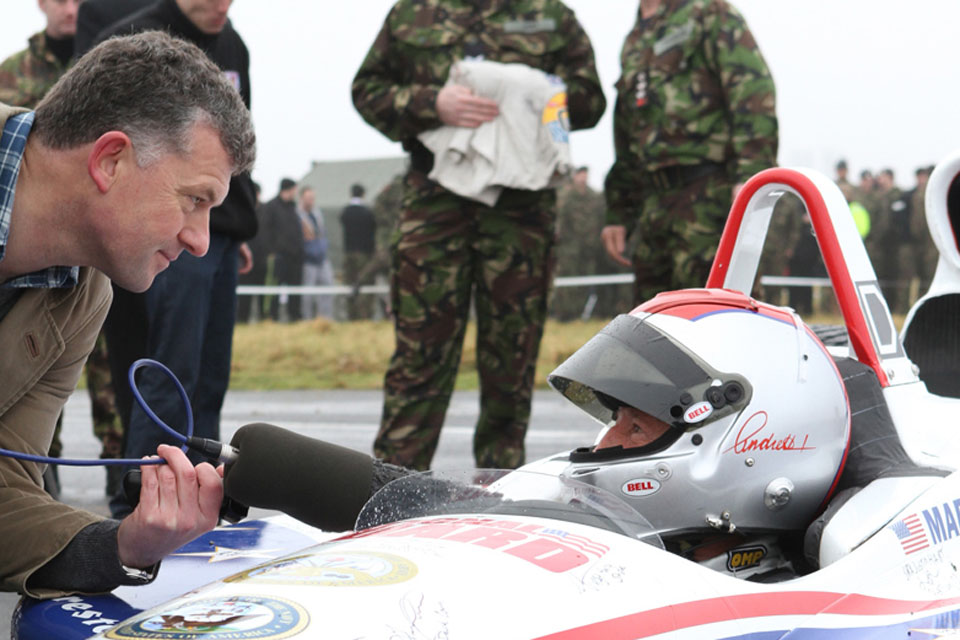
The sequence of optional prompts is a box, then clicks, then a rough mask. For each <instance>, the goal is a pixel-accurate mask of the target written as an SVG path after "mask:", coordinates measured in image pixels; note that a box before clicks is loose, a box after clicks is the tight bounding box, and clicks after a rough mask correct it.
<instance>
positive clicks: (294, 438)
mask: <svg viewBox="0 0 960 640" xmlns="http://www.w3.org/2000/svg"><path fill="white" fill-rule="evenodd" d="M230 444H232V445H233V446H234V447H236V448H237V449H238V450H239V452H240V453H239V454H238V457H237V460H236V461H235V462H232V463H230V464H227V465H226V467H225V469H224V480H223V484H224V493H225V494H226V495H227V496H229V497H230V498H233V499H234V500H237V501H238V502H241V503H243V504H245V505H247V506H251V507H260V508H264V509H276V510H279V511H282V512H284V513H286V514H287V515H290V516H292V517H294V518H296V519H297V520H300V521H301V522H305V523H306V524H309V525H311V526H314V527H319V528H321V529H324V530H327V531H345V530H348V529H352V528H353V526H354V523H355V522H356V519H357V515H358V514H359V513H360V510H361V509H362V508H363V505H364V504H365V503H366V501H367V499H368V498H369V497H370V494H371V486H372V482H371V481H372V478H373V458H371V457H370V456H368V455H366V454H363V453H360V452H358V451H354V450H352V449H347V448H345V447H341V446H338V445H335V444H331V443H329V442H323V441H322V440H316V439H314V438H308V437H307V436H302V435H300V434H297V433H294V432H292V431H288V430H287V429H282V428H280V427H276V426H274V425H270V424H265V423H254V424H248V425H244V426H243V427H240V429H238V430H237V432H236V434H235V435H234V436H233V439H232V440H231V442H230Z"/></svg>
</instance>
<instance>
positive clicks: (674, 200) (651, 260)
mask: <svg viewBox="0 0 960 640" xmlns="http://www.w3.org/2000/svg"><path fill="white" fill-rule="evenodd" d="M732 203H733V185H732V183H731V181H730V180H729V179H728V178H727V177H726V176H725V175H724V174H722V173H716V174H711V175H707V176H704V177H701V178H699V179H698V180H695V181H694V182H691V183H690V184H687V185H684V186H682V187H679V188H673V189H669V190H666V191H661V192H650V193H649V195H647V196H646V197H645V198H644V199H643V208H642V209H641V211H642V213H641V215H640V218H639V220H638V221H637V225H636V227H635V228H634V230H633V233H634V234H636V236H637V237H636V238H635V239H632V241H634V240H635V242H636V250H635V251H634V255H633V268H634V272H635V276H636V279H635V281H634V288H633V292H634V303H635V304H640V303H641V302H644V301H645V300H649V299H650V298H652V297H653V296H655V295H656V294H658V293H660V292H661V291H672V290H675V289H686V288H690V287H702V286H704V285H705V284H706V283H707V276H709V275H710V267H711V265H712V264H713V258H714V256H715V255H716V254H717V245H718V244H719V243H720V234H721V233H722V232H723V225H724V223H725V222H726V220H727V214H728V213H729V212H730V205H731V204H732Z"/></svg>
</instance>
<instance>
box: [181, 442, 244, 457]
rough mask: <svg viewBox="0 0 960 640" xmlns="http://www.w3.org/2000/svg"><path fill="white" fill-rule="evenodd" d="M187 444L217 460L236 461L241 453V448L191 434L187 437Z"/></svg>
mask: <svg viewBox="0 0 960 640" xmlns="http://www.w3.org/2000/svg"><path fill="white" fill-rule="evenodd" d="M185 444H186V445H187V447H189V448H190V449H193V450H194V451H197V452H199V453H202V454H203V455H205V456H206V457H208V458H213V459H214V460H216V461H217V462H224V463H230V462H236V460H237V456H238V455H239V454H240V450H239V449H237V448H236V447H234V446H231V445H229V444H224V443H222V442H218V441H216V440H211V439H210V438H197V437H195V436H190V437H189V438H187V440H186V443H185Z"/></svg>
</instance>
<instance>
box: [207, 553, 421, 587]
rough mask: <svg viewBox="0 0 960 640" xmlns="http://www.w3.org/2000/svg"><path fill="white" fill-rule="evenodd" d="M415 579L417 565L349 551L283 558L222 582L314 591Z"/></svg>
mask: <svg viewBox="0 0 960 640" xmlns="http://www.w3.org/2000/svg"><path fill="white" fill-rule="evenodd" d="M416 575H417V565H415V564H414V563H413V562H411V561H410V560H407V559H406V558H401V557H400V556H396V555H393V554H390V553H380V552H373V551H350V552H346V553H317V554H307V555H302V556H295V557H292V558H284V559H283V560H280V561H278V562H273V563H270V564H263V565H260V566H258V567H254V568H253V569H249V570H247V571H243V572H241V573H238V574H236V575H234V576H230V577H229V578H226V579H224V582H254V583H257V584H295V585H307V586H313V587H374V586H376V587H379V586H383V585H388V584H399V583H401V582H406V581H407V580H411V579H413V578H414V577H415V576H416Z"/></svg>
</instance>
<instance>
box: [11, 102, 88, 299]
mask: <svg viewBox="0 0 960 640" xmlns="http://www.w3.org/2000/svg"><path fill="white" fill-rule="evenodd" d="M32 126H33V112H32V111H29V112H27V113H20V114H17V115H15V116H12V117H10V118H9V119H7V123H6V125H5V126H4V127H3V134H2V136H0V260H3V256H4V254H5V253H6V251H7V237H8V236H9V235H10V215H11V214H12V212H13V192H14V191H15V190H16V188H17V176H18V175H20V164H21V162H22V161H23V150H24V147H26V145H27V135H29V133H30V127H32ZM79 271H80V270H79V268H78V267H50V268H49V269H44V270H43V271H34V272H33V273H28V274H26V275H22V276H18V277H16V278H12V279H10V280H7V281H6V282H4V283H2V284H0V287H5V288H6V287H18V288H29V289H42V288H52V287H72V286H74V285H75V284H77V275H78V274H79Z"/></svg>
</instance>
